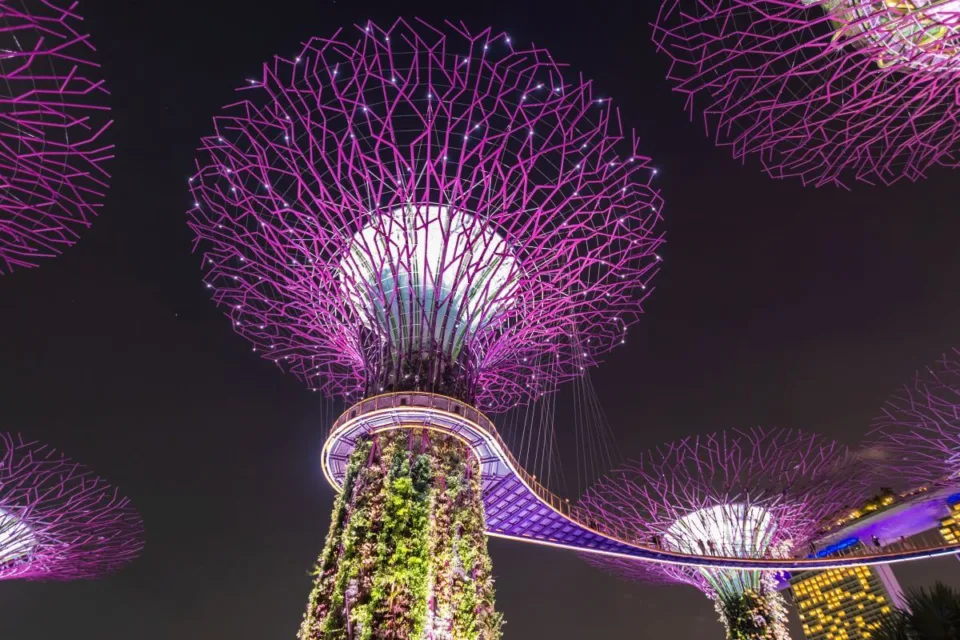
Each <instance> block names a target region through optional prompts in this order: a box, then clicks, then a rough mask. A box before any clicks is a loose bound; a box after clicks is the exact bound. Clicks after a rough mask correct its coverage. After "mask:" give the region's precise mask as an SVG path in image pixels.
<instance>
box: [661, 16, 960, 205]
mask: <svg viewBox="0 0 960 640" xmlns="http://www.w3.org/2000/svg"><path fill="white" fill-rule="evenodd" d="M958 28H960V2H957V0H664V2H663V4H662V6H661V8H660V12H659V14H658V16H657V19H656V23H655V25H654V37H653V39H654V42H655V44H656V46H657V48H658V49H659V50H660V51H662V52H664V53H666V54H667V55H668V56H669V57H670V59H671V64H670V70H669V74H668V77H669V80H670V81H671V82H672V83H673V84H674V90H675V91H677V92H679V93H681V94H683V95H684V96H685V98H686V108H687V109H688V111H690V113H691V115H692V114H693V113H694V112H695V111H700V112H702V114H703V121H704V124H705V126H706V128H707V131H708V133H709V134H710V135H712V137H713V138H714V139H715V141H716V142H717V143H718V144H720V145H723V146H729V147H730V148H731V149H732V151H733V155H734V157H735V158H738V159H740V160H746V159H747V158H749V157H754V156H755V157H757V158H758V159H759V161H760V162H761V164H762V166H763V168H764V170H765V172H766V173H767V174H769V175H770V176H772V177H776V178H782V177H789V176H796V177H799V178H800V179H801V180H802V181H803V182H804V184H812V185H817V186H821V185H825V184H836V185H841V186H843V185H846V184H847V183H848V182H849V181H850V180H851V179H855V180H860V181H863V182H867V183H884V184H890V183H893V182H896V181H898V180H900V179H903V178H906V179H908V180H917V179H919V178H922V177H923V176H924V174H925V172H926V171H927V170H928V169H929V168H930V167H932V166H936V165H944V166H950V167H953V166H956V164H957V149H956V145H957V140H958V137H960V127H958V118H960V100H957V92H958V91H960V57H958V56H957V53H958V46H960V31H958Z"/></svg>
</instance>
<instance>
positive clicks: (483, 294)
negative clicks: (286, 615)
mask: <svg viewBox="0 0 960 640" xmlns="http://www.w3.org/2000/svg"><path fill="white" fill-rule="evenodd" d="M243 93H244V99H243V100H241V101H238V102H237V103H235V104H233V105H231V106H229V107H228V108H227V110H226V111H225V113H224V114H222V115H220V116H218V117H217V118H216V119H215V129H216V131H215V133H214V134H213V135H211V136H209V137H207V138H205V139H204V140H203V146H202V150H201V155H200V160H199V161H198V163H197V167H198V171H197V173H196V175H195V176H194V177H193V178H192V179H191V184H192V189H193V194H194V198H195V201H196V202H195V206H194V207H193V208H192V209H191V210H190V212H189V218H190V224H191V227H192V228H193V230H194V231H195V232H196V234H197V237H198V244H199V245H200V246H201V247H202V248H203V251H204V259H203V262H204V265H205V267H206V269H207V275H206V278H205V282H206V286H207V287H209V288H210V289H211V290H212V292H213V295H214V299H215V300H216V301H217V302H218V303H219V304H221V305H223V306H225V307H226V308H227V310H228V313H229V314H230V317H231V321H232V324H233V326H234V328H235V330H236V331H237V332H239V333H240V334H241V335H243V336H245V337H246V338H248V339H249V340H251V341H252V342H253V343H254V350H255V351H257V352H259V353H261V354H263V355H264V357H266V358H268V359H270V360H272V361H273V362H275V363H277V364H278V365H280V366H281V367H284V368H286V369H289V370H291V371H292V372H294V373H295V374H296V375H297V376H298V377H300V378H302V379H303V380H305V381H306V382H307V384H308V385H309V387H310V388H311V389H313V390H315V391H323V392H326V393H329V394H332V395H336V396H341V397H345V398H347V399H350V400H355V401H358V402H359V400H361V399H362V398H364V397H365V396H369V395H376V394H379V393H389V392H397V391H404V392H433V393H439V394H443V395H446V396H451V397H453V398H456V399H458V400H461V401H464V402H466V403H469V404H474V405H476V406H479V407H481V408H483V409H486V410H503V409H508V408H510V407H513V406H516V405H517V404H518V403H522V402H525V401H528V400H530V399H531V398H535V397H538V396H540V395H542V394H544V393H548V392H550V391H551V390H552V389H553V388H554V387H555V385H556V384H557V383H558V382H560V381H562V380H565V379H568V378H571V377H573V376H577V375H579V374H580V373H581V372H582V371H583V370H584V369H585V368H586V367H587V366H589V365H592V364H594V362H595V361H596V358H597V357H598V356H599V355H600V354H602V353H604V352H605V351H607V350H608V349H610V348H611V347H613V346H615V345H617V344H620V343H622V342H624V341H625V339H626V332H627V327H628V326H629V325H630V324H631V323H633V322H634V321H635V320H636V317H637V315H638V314H639V313H640V312H641V302H642V300H643V299H644V298H645V296H646V295H647V293H648V292H649V288H648V284H649V280H650V279H651V278H652V277H653V275H654V274H655V272H656V270H657V266H658V263H659V259H660V258H659V256H658V255H656V253H655V251H656V249H657V247H658V245H659V244H660V241H661V238H660V235H659V233H660V232H659V231H657V230H656V228H655V226H656V223H657V222H658V220H659V218H660V214H659V209H660V206H661V205H660V199H659V197H658V195H657V193H656V191H655V190H654V189H653V188H652V186H651V182H652V180H653V178H654V174H655V173H656V171H655V170H653V169H652V167H651V166H650V163H649V160H648V159H647V158H645V157H643V156H641V155H639V153H638V151H637V141H636V139H635V137H633V136H632V135H626V136H625V135H624V133H623V131H622V130H621V126H620V121H619V114H618V112H617V111H616V110H614V109H613V108H612V107H611V106H610V102H609V100H607V99H605V98H597V97H594V95H593V93H592V90H591V86H590V84H589V83H587V82H584V81H582V80H571V79H569V78H565V76H564V74H563V70H562V69H561V67H560V66H559V65H557V64H556V63H554V62H553V60H552V58H551V57H550V56H549V54H548V53H547V52H546V51H544V50H542V49H535V48H532V49H528V50H524V51H515V50H514V49H513V48H512V45H511V41H510V38H509V37H508V36H507V35H505V34H495V33H494V32H492V31H491V30H489V29H488V30H485V31H481V32H478V33H472V32H470V31H468V30H467V29H466V28H464V27H462V26H459V25H452V24H448V25H446V26H444V27H443V28H441V29H437V28H434V27H431V26H429V25H426V24H424V23H421V22H412V23H411V22H406V21H402V20H401V21H398V22H396V23H394V24H393V25H392V26H390V27H388V28H386V29H383V28H380V27H377V26H375V25H373V24H366V25H362V26H360V27H359V28H358V29H357V31H356V35H355V36H348V35H347V34H342V36H341V35H338V36H335V37H334V38H333V39H313V40H311V41H310V42H308V43H307V44H306V45H305V46H304V48H303V49H302V50H301V52H300V54H299V55H297V56H293V57H290V58H276V59H274V60H273V61H272V62H269V63H267V64H266V65H265V66H264V68H263V73H262V75H261V76H259V77H256V78H251V79H250V80H249V81H248V86H247V87H246V90H245V91H244V92H243ZM625 138H626V139H625ZM411 419H412V418H410V417H409V416H408V415H405V416H404V417H403V418H400V417H398V418H397V420H396V421H395V426H394V428H395V429H414V428H418V427H421V426H426V425H420V424H418V423H416V422H414V423H411V422H409V420H411ZM429 433H430V434H432V433H433V432H429ZM421 435H422V437H419V436H418V437H413V436H411V437H410V438H409V439H408V438H407V436H406V435H404V434H399V435H397V434H396V433H395V434H394V435H392V436H386V435H384V436H383V437H379V438H378V439H376V440H375V441H374V442H373V443H372V444H371V443H370V442H367V443H366V444H364V445H363V446H358V447H357V449H356V451H355V452H354V454H353V457H352V458H351V461H350V466H349V469H348V473H347V475H346V479H345V480H344V490H343V493H342V494H341V496H340V499H339V500H340V501H339V502H338V505H337V507H336V510H335V514H334V521H333V524H332V526H331V529H330V534H329V536H328V539H327V547H326V548H325V550H324V552H323V555H322V556H321V560H320V563H319V565H318V568H317V574H318V578H317V586H316V589H315V590H314V593H313V595H312V596H311V599H310V605H309V608H308V611H307V615H306V619H305V620H304V624H303V628H302V630H301V638H303V640H308V639H311V640H312V639H315V638H321V637H322V638H347V637H368V636H366V635H364V634H370V633H372V634H373V637H391V638H393V637H403V638H420V637H436V638H468V637H469V638H492V637H496V636H497V635H499V631H498V630H497V629H498V625H499V623H498V617H497V616H496V615H495V614H494V613H493V591H492V581H491V579H490V577H489V576H490V571H489V557H488V556H487V552H486V543H485V540H484V535H483V528H484V518H483V516H484V514H483V510H482V503H481V495H480V488H479V484H478V482H479V480H478V478H479V471H478V469H479V467H478V466H477V460H476V459H475V458H474V457H473V456H472V455H470V452H469V450H468V449H467V448H466V447H465V446H464V445H463V443H462V442H461V441H458V440H447V439H444V438H442V437H440V436H437V435H428V432H426V431H424V433H423V434H421ZM411 442H412V443H415V444H414V445H413V446H412V448H413V450H414V451H415V452H416V455H412V453H411V444H410V443H411ZM385 477H386V478H387V479H388V481H385ZM398 504H399V505H406V506H404V507H403V508H402V509H400V510H399V511H397V510H395V509H394V507H395V506H396V505H398ZM371 523H372V524H371ZM378 549H380V550H381V551H378ZM383 549H401V550H402V551H403V553H404V554H409V555H412V556H413V559H412V560H411V559H408V558H406V557H400V558H397V557H391V558H387V557H381V556H378V555H377V554H378V553H383V551H382V550H383ZM408 560H409V561H408ZM411 567H415V569H411ZM385 594H391V595H390V596H389V601H390V604H389V605H388V602H387V599H386V595H385ZM428 603H429V605H428ZM391 634H393V635H391Z"/></svg>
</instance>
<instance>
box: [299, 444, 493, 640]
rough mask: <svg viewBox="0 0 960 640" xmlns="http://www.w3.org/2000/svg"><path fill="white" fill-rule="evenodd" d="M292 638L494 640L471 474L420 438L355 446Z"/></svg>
mask: <svg viewBox="0 0 960 640" xmlns="http://www.w3.org/2000/svg"><path fill="white" fill-rule="evenodd" d="M315 576H316V582H315V584H314V589H313V591H312V593H311V594H310V601H309V604H308V605H307V612H306V615H305V616H304V621H303V625H302V626H301V629H300V640H341V639H342V640H367V639H370V640H373V639H377V640H380V639H382V640H388V639H389V640H408V639H410V640H420V639H423V640H495V639H496V638H499V637H500V625H501V618H500V616H499V614H497V613H496V611H495V609H494V593H493V577H492V575H491V563H490V557H489V555H488V554H487V542H486V537H485V534H484V513H483V502H482V496H481V485H480V477H479V470H478V465H477V461H476V459H475V458H474V457H473V456H472V455H471V453H470V450H469V449H468V447H467V446H466V445H465V444H463V443H462V442H460V441H459V440H456V439H454V438H450V437H446V436H440V435H436V434H431V433H428V432H427V431H425V430H404V431H391V432H387V433H384V434H380V435H379V436H377V437H376V438H375V439H373V440H367V441H365V442H363V443H361V444H359V445H358V446H357V448H356V449H355V450H354V452H353V455H352V456H351V458H350V461H349V465H348V468H347V474H346V477H345V478H344V483H343V491H342V493H341V494H340V496H339V497H338V498H337V501H336V504H335V506H334V512H333V518H332V521H331V524H330V530H329V533H328V534H327V540H326V544H325V545H324V549H323V552H322V554H321V555H320V559H319V561H318V563H317V566H316V571H315Z"/></svg>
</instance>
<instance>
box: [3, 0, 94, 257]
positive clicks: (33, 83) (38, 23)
mask: <svg viewBox="0 0 960 640" xmlns="http://www.w3.org/2000/svg"><path fill="white" fill-rule="evenodd" d="M75 8H76V3H75V2H68V1H59V0H58V1H51V0H43V1H40V0H38V1H34V2H13V1H0V274H5V273H9V272H10V271H12V270H14V269H16V268H19V267H33V266H37V264H38V262H39V260H41V259H43V258H50V257H53V256H55V255H57V254H59V253H60V252H61V251H62V250H63V249H64V248H66V247H68V246H70V245H72V244H73V243H74V242H75V241H76V240H77V238H78V237H79V234H80V232H81V231H82V230H83V229H85V228H86V227H88V226H89V225H90V221H91V219H92V218H93V217H94V216H95V215H96V214H97V212H98V210H99V209H100V207H101V202H102V200H103V198H104V194H105V192H106V189H107V181H108V179H109V175H108V174H107V171H106V169H105V168H104V165H105V163H106V162H107V160H109V159H110V158H111V157H113V145H110V144H107V143H106V142H104V141H103V138H104V135H103V134H104V131H105V130H106V129H107V127H108V126H109V125H110V121H109V110H108V108H107V107H106V106H104V105H103V104H102V103H103V102H104V99H105V97H106V96H107V93H108V92H107V90H106V89H105V88H104V86H103V81H102V80H100V79H99V78H98V77H97V76H98V75H99V67H98V65H96V64H95V63H93V62H91V61H90V60H89V58H90V56H91V55H92V53H93V51H94V48H93V46H92V45H91V44H90V42H89V38H88V36H87V35H84V34H82V33H81V32H80V31H78V30H77V28H78V25H77V23H78V22H79V21H80V20H81V18H80V17H79V16H78V15H77V14H76V13H75Z"/></svg>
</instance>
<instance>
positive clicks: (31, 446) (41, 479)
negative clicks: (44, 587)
mask: <svg viewBox="0 0 960 640" xmlns="http://www.w3.org/2000/svg"><path fill="white" fill-rule="evenodd" d="M142 530H143V526H142V522H141V520H140V516H139V515H138V514H137V512H136V511H135V510H134V509H133V507H131V506H130V503H129V501H128V500H127V499H126V498H123V497H120V495H118V493H117V491H116V490H115V489H112V488H111V487H110V486H109V485H107V484H106V483H105V482H104V481H103V480H101V479H100V478H97V477H96V476H94V475H92V474H91V473H90V472H89V471H88V470H86V469H85V468H84V467H82V466H80V465H78V464H76V463H74V462H71V461H70V460H68V459H67V458H65V457H63V456H62V455H60V454H58V453H56V452H55V451H54V450H53V449H51V448H50V447H47V446H46V445H40V444H37V443H35V442H24V441H23V439H22V438H20V437H18V436H17V437H15V436H12V435H10V434H6V433H2V432H0V580H12V579H15V578H19V579H26V580H76V579H81V578H94V577H97V576H100V575H103V574H104V573H107V572H110V571H113V570H115V569H117V568H119V567H121V566H122V565H124V564H126V563H128V562H130V561H132V560H133V559H134V558H136V557H137V556H138V555H139V554H140V551H141V550H142V548H143V535H142Z"/></svg>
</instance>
